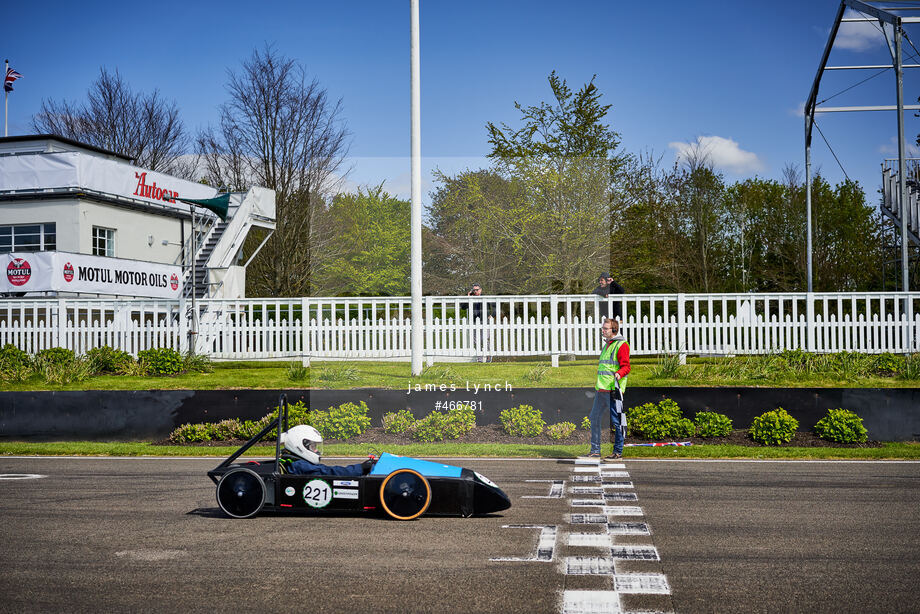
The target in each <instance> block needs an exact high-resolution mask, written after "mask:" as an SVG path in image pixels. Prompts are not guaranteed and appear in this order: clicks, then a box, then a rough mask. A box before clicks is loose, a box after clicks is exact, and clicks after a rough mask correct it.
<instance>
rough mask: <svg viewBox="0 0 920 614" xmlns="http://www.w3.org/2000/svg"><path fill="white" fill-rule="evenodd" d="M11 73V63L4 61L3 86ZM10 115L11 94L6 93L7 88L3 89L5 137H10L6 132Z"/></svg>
mask: <svg viewBox="0 0 920 614" xmlns="http://www.w3.org/2000/svg"><path fill="white" fill-rule="evenodd" d="M9 71H10V61H9V60H5V61H4V67H3V79H4V81H3V84H4V85H6V73H8V72H9ZM9 113H10V93H9V92H7V91H6V87H4V88H3V136H4V137H6V136H9V134H7V131H6V127H7V117H8V116H9Z"/></svg>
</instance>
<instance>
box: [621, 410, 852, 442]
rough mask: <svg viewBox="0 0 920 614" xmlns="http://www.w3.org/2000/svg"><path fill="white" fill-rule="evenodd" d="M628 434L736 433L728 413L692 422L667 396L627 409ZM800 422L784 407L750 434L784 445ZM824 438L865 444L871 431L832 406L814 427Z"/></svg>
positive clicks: (757, 422)
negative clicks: (657, 400)
mask: <svg viewBox="0 0 920 614" xmlns="http://www.w3.org/2000/svg"><path fill="white" fill-rule="evenodd" d="M626 423H627V433H628V434H629V435H633V436H635V437H640V438H643V439H662V438H683V437H693V436H697V437H725V436H727V435H729V434H731V432H732V421H731V420H730V419H729V418H728V416H726V415H724V414H720V413H716V412H706V411H704V412H698V413H697V414H696V418H695V419H694V420H693V421H691V420H689V419H688V418H685V417H684V416H683V413H682V412H681V410H680V407H678V405H677V403H675V402H674V401H672V400H671V399H664V400H662V401H661V402H659V403H646V404H644V405H640V406H639V407H635V408H632V409H629V410H627V418H626ZM798 428H799V421H798V420H796V419H795V418H793V417H792V416H790V415H789V413H788V412H787V411H786V410H785V409H783V408H782V407H778V408H777V409H774V410H772V411H768V412H766V413H764V414H762V415H760V416H757V417H756V418H754V420H753V421H752V422H751V426H750V429H749V431H748V435H749V436H750V437H751V439H753V440H754V441H756V442H757V443H761V444H764V445H780V444H783V443H788V442H790V441H792V438H793V437H794V436H795V432H796V430H797V429H798ZM814 432H815V434H816V435H817V436H818V437H820V438H821V439H826V440H828V441H833V442H837V443H865V442H866V441H868V439H869V434H868V431H867V430H866V428H865V427H864V426H863V421H862V418H860V417H859V416H857V415H856V414H855V413H854V412H852V411H849V410H847V409H829V410H828V411H827V415H825V416H824V417H823V418H821V420H819V421H818V423H817V424H816V425H815V426H814Z"/></svg>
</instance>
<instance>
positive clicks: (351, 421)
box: [310, 401, 371, 439]
mask: <svg viewBox="0 0 920 614" xmlns="http://www.w3.org/2000/svg"><path fill="white" fill-rule="evenodd" d="M367 411H368V409H367V403H365V402H364V401H361V402H360V403H359V404H358V405H355V404H354V403H342V404H341V405H339V406H338V407H330V408H329V409H328V410H326V411H314V412H312V415H311V416H310V424H311V425H312V426H313V427H314V428H316V430H317V431H319V432H320V433H321V434H322V436H323V438H324V439H348V438H350V437H355V436H357V435H360V434H361V433H363V432H364V431H366V430H367V429H369V428H370V426H371V419H370V417H369V416H368V415H367Z"/></svg>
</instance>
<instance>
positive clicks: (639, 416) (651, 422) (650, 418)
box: [626, 399, 696, 439]
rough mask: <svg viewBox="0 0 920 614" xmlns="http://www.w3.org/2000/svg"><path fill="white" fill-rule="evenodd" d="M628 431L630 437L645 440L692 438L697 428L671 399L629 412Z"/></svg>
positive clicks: (642, 406) (648, 404)
mask: <svg viewBox="0 0 920 614" xmlns="http://www.w3.org/2000/svg"><path fill="white" fill-rule="evenodd" d="M627 416H628V417H627V420H626V429H627V431H628V433H629V434H630V435H634V436H636V437H641V438H643V439H664V438H672V437H691V436H692V435H693V434H694V433H695V432H696V427H695V426H694V425H693V422H691V421H690V420H689V419H687V418H684V416H683V413H682V412H681V411H680V406H678V405H677V403H675V402H674V401H672V400H671V399H664V400H662V401H661V402H660V403H646V404H644V405H640V406H639V407H635V408H633V409H630V410H628V414H627Z"/></svg>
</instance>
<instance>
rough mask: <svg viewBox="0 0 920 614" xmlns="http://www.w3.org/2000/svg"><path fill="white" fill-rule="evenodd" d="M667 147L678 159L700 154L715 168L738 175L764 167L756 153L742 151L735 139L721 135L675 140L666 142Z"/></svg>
mask: <svg viewBox="0 0 920 614" xmlns="http://www.w3.org/2000/svg"><path fill="white" fill-rule="evenodd" d="M668 147H670V148H671V149H674V150H675V151H676V152H677V159H678V161H680V160H683V159H685V158H686V157H687V156H691V155H702V156H704V157H707V158H709V160H710V161H711V162H712V165H713V166H714V167H715V168H719V169H723V170H726V171H729V172H730V173H734V174H738V175H740V174H743V173H749V172H752V171H761V170H763V169H764V164H763V162H762V161H761V160H760V158H759V157H758V156H757V154H755V153H753V152H750V151H744V150H743V149H741V148H740V147H739V146H738V142H737V141H734V140H732V139H726V138H724V137H721V136H699V137H697V138H696V142H693V143H682V142H679V141H675V142H673V143H668Z"/></svg>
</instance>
